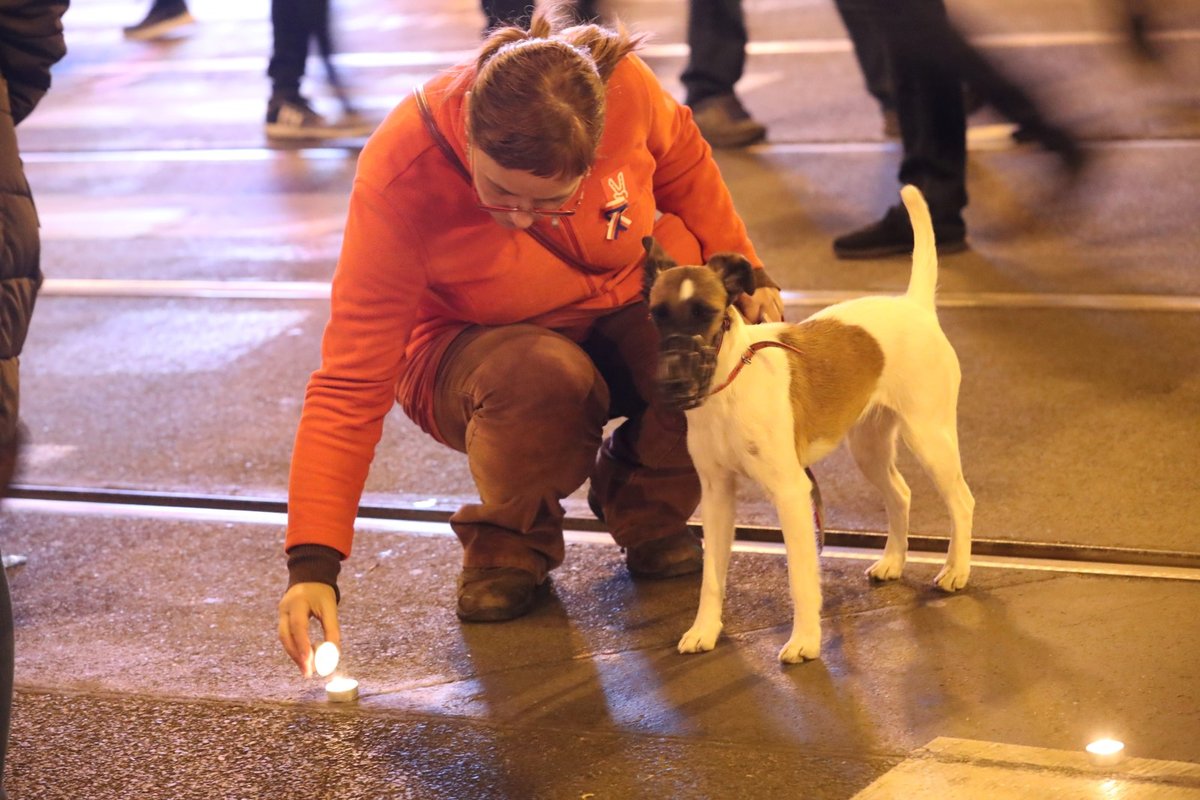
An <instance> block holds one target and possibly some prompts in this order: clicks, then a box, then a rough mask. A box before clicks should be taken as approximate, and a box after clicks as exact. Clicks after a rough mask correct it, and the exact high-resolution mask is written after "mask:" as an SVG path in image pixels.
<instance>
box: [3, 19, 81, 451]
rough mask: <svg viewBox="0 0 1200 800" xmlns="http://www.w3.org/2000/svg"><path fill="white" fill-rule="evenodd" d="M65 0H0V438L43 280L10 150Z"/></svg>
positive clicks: (7, 425) (13, 424)
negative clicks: (19, 360)
mask: <svg viewBox="0 0 1200 800" xmlns="http://www.w3.org/2000/svg"><path fill="white" fill-rule="evenodd" d="M66 10H67V0H0V443H4V444H7V443H9V442H10V441H11V440H12V437H13V436H14V434H15V433H16V428H17V407H18V386H19V384H18V381H17V356H19V355H20V354H21V347H22V346H23V345H24V344H25V334H26V332H27V331H28V330H29V318H30V316H32V314H33V303H34V300H35V299H36V297H37V290H38V287H39V286H40V285H41V283H42V270H41V266H40V261H41V250H40V247H39V244H38V221H37V212H36V211H35V210H34V207H33V198H32V197H31V195H30V192H29V183H28V182H27V181H26V180H25V170H24V169H23V168H22V166H21V157H20V154H19V153H18V152H17V135H16V130H15V128H16V126H17V124H18V123H19V122H20V121H21V120H23V119H25V117H27V116H29V112H31V111H33V107H34V106H36V105H37V103H38V101H39V100H41V99H42V95H44V94H45V93H46V90H47V89H48V88H50V67H51V65H53V64H54V63H55V62H56V61H58V60H59V59H60V58H62V57H63V56H64V55H65V54H66V52H67V47H66V44H65V43H64V41H63V28H62V16H63V13H64V12H66Z"/></svg>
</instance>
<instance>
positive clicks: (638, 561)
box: [625, 530, 704, 580]
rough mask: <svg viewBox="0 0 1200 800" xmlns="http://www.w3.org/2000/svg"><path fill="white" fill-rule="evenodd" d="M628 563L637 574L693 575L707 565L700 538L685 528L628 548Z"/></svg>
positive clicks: (626, 560)
mask: <svg viewBox="0 0 1200 800" xmlns="http://www.w3.org/2000/svg"><path fill="white" fill-rule="evenodd" d="M625 566H626V567H628V568H629V574H630V575H632V576H633V577H635V578H647V579H650V580H657V579H659V578H674V577H677V576H679V575H691V574H693V573H696V572H700V571H701V570H703V569H704V549H703V548H702V547H701V546H700V539H699V538H697V537H696V536H695V535H694V534H693V533H691V532H690V531H686V530H685V531H682V532H680V533H673V534H671V535H670V536H664V537H663V538H661V539H654V540H651V541H649V542H643V543H642V544H638V545H634V546H633V547H629V548H626V550H625Z"/></svg>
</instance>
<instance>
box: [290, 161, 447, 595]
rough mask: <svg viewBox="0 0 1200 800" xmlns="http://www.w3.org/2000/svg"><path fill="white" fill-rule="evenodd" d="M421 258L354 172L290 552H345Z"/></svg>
mask: <svg viewBox="0 0 1200 800" xmlns="http://www.w3.org/2000/svg"><path fill="white" fill-rule="evenodd" d="M425 264H426V259H425V258H424V250H423V249H422V243H421V239H420V237H418V236H417V235H415V234H414V233H413V232H412V231H411V229H410V227H409V226H408V225H407V223H406V222H405V217H404V215H403V214H402V213H400V212H399V211H397V210H396V209H395V208H394V207H393V206H392V204H391V203H390V202H389V200H388V197H387V196H386V195H385V194H384V193H383V192H382V191H380V190H379V189H376V188H375V187H373V186H372V185H371V184H370V183H368V182H367V181H364V180H363V179H362V178H361V177H360V178H358V179H356V180H355V184H354V189H353V191H352V192H351V196H350V209H349V215H348V217H347V221H346V231H345V236H344V238H343V241H342V252H341V255H340V257H339V259H338V266H337V270H336V271H335V273H334V278H333V290H332V298H331V302H330V319H329V323H328V324H327V326H326V328H325V335H324V338H323V339H322V343H321V367H320V369H318V370H317V371H316V372H314V373H313V374H312V377H311V378H310V379H309V381H308V388H307V390H306V392H305V396H304V408H303V410H302V412H301V415H300V427H299V429H298V430H297V433H296V441H295V447H294V449H293V451H292V466H291V475H290V477H289V482H288V529H287V537H286V542H285V545H284V547H285V549H286V550H288V551H289V552H292V551H293V549H294V548H296V547H297V546H299V545H324V546H325V547H327V548H332V549H333V550H336V551H337V552H338V553H339V554H340V555H341V556H342V557H343V558H344V557H346V556H348V555H350V546H351V541H352V539H353V534H354V519H355V516H356V515H357V512H358V502H359V499H360V498H361V496H362V491H363V486H364V484H365V483H366V478H367V472H368V470H369V468H370V465H371V460H372V459H373V457H374V455H375V447H376V445H377V444H378V443H379V439H380V436H381V435H382V432H383V420H384V417H385V416H386V415H387V413H388V412H389V411H390V410H391V408H392V406H393V405H394V404H395V402H396V381H397V379H398V377H399V376H400V373H401V370H402V369H403V364H404V349H405V346H406V344H407V342H408V338H409V335H410V333H411V331H412V327H413V323H414V320H415V317H416V308H417V304H418V301H419V299H420V298H421V296H422V295H423V294H424V293H425V290H426V286H427V283H428V282H427V280H426V274H425ZM302 552H303V551H302ZM323 574H325V573H323ZM335 574H336V573H335ZM326 582H328V581H326Z"/></svg>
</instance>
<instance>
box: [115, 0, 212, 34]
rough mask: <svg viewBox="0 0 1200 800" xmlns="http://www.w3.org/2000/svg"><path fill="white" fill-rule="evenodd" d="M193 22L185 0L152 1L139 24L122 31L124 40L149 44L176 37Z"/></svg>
mask: <svg viewBox="0 0 1200 800" xmlns="http://www.w3.org/2000/svg"><path fill="white" fill-rule="evenodd" d="M195 22H196V19H195V18H194V17H193V16H192V14H191V12H190V11H188V7H187V2H186V0H154V2H153V3H151V4H150V10H149V11H147V12H146V16H145V17H143V18H142V21H141V22H139V23H138V24H136V25H130V26H129V27H127V28H124V29H123V30H124V32H125V38H126V39H129V40H131V41H135V42H151V41H156V40H158V39H165V38H167V37H169V36H177V35H179V34H181V33H183V32H185V31H187V30H188V29H190V28H191V26H192V25H193V24H194V23H195Z"/></svg>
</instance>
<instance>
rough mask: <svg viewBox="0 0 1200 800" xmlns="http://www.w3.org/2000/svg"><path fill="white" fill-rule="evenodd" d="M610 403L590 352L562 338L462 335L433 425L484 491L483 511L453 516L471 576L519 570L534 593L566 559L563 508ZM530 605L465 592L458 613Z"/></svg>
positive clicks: (519, 333) (543, 333) (484, 615)
mask: <svg viewBox="0 0 1200 800" xmlns="http://www.w3.org/2000/svg"><path fill="white" fill-rule="evenodd" d="M608 404H609V394H608V387H607V386H606V385H605V383H604V379H603V378H602V377H601V376H600V374H599V373H598V372H597V371H596V368H595V367H594V366H593V365H592V362H591V361H590V359H589V358H588V356H587V354H585V353H584V352H583V350H581V349H580V348H579V346H578V345H577V344H575V343H574V342H572V341H570V340H569V339H567V338H566V337H563V336H560V335H559V334H557V333H554V332H553V331H549V330H546V329H544V328H539V327H536V326H533V325H512V326H505V327H498V328H482V327H477V328H469V329H467V330H466V331H464V332H463V333H461V334H459V335H458V337H457V338H456V339H455V340H454V342H453V343H452V344H451V345H450V347H449V348H448V349H447V351H446V353H445V355H444V356H443V357H442V361H441V364H440V365H439V367H438V373H437V382H436V389H435V408H434V417H435V421H436V424H437V427H438V432H439V433H440V434H441V436H442V439H443V440H444V441H445V442H446V443H447V444H449V445H450V446H451V447H453V448H454V449H456V450H459V451H460V452H464V453H466V455H467V463H468V465H469V467H470V470H471V477H472V478H473V479H474V481H475V486H476V488H477V489H478V491H479V500H480V502H479V503H472V504H468V505H465V506H463V507H462V508H460V509H459V510H458V511H457V512H456V513H455V514H454V515H453V516H452V517H451V518H450V525H451V527H452V528H453V529H454V532H455V533H456V534H457V535H458V538H459V540H460V541H461V542H462V545H463V569H464V577H465V578H468V579H470V580H473V581H475V582H479V581H484V582H486V581H487V580H489V575H490V574H493V573H490V572H488V571H491V570H510V571H512V570H516V571H520V573H524V575H525V576H528V578H527V580H525V582H524V583H523V591H524V589H527V590H528V593H531V592H532V589H533V585H534V584H535V583H540V582H541V581H542V580H544V578H545V576H546V574H547V573H548V572H549V571H550V570H552V569H554V568H555V567H557V566H558V565H559V564H561V563H562V560H563V552H564V550H563V537H562V519H563V508H562V505H561V503H560V501H561V500H562V498H564V497H566V496H567V495H569V494H570V493H571V492H573V491H574V490H575V489H577V488H578V487H579V486H580V485H582V484H583V482H584V480H585V479H586V478H587V476H588V473H589V471H590V469H591V465H592V461H593V459H594V458H595V454H596V449H597V448H598V447H599V446H600V436H601V432H602V430H603V428H604V423H605V422H606V420H607V418H608V417H607V413H608ZM495 574H504V573H499V572H498V573H495ZM502 594H503V593H502ZM510 594H511V593H510ZM530 599H531V595H530V597H526V596H525V594H522V596H521V597H519V598H515V597H513V596H498V597H493V596H491V595H490V594H489V591H488V590H486V587H484V589H478V590H476V589H472V590H471V591H469V592H467V593H465V594H464V592H462V591H460V595H459V616H460V617H462V618H464V619H508V618H510V617H512V616H519V614H520V613H524V611H525V610H528V602H529V601H530ZM514 604H515V605H516V606H524V607H523V608H513V609H509V608H508V606H510V605H514ZM481 606H482V607H483V608H484V610H482V611H480V610H478V609H479V608H480V607H481ZM497 607H500V608H501V611H499V612H497V614H496V615H494V614H493V613H492V612H493V611H495V610H496V608H497ZM508 611H513V612H515V613H508Z"/></svg>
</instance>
